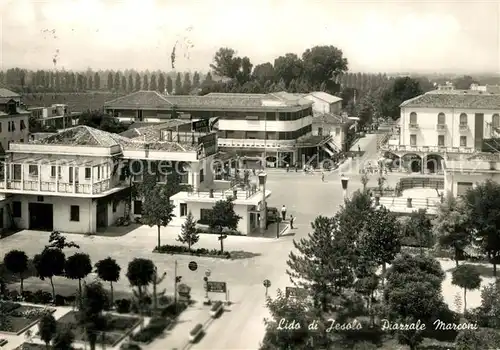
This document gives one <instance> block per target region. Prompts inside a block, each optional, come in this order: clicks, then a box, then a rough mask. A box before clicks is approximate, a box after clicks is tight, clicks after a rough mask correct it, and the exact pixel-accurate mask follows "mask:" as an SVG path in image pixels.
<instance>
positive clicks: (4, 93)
mask: <svg viewBox="0 0 500 350" xmlns="http://www.w3.org/2000/svg"><path fill="white" fill-rule="evenodd" d="M0 97H21V95H19V94H16V93H15V92H14V91H10V90H8V89H5V88H0Z"/></svg>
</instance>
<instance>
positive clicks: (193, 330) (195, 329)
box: [189, 323, 203, 336]
mask: <svg viewBox="0 0 500 350" xmlns="http://www.w3.org/2000/svg"><path fill="white" fill-rule="evenodd" d="M202 328H203V325H202V324H201V323H198V324H197V325H196V326H194V328H193V329H192V330H191V332H189V334H190V335H191V336H194V335H195V334H197V333H198V332H199V331H200V330H201V329H202Z"/></svg>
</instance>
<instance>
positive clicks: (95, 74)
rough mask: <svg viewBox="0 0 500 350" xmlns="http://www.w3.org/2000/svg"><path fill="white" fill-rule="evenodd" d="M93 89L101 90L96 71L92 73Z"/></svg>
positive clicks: (99, 79)
mask: <svg viewBox="0 0 500 350" xmlns="http://www.w3.org/2000/svg"><path fill="white" fill-rule="evenodd" d="M94 89H96V90H101V77H100V76H99V73H97V72H95V73H94Z"/></svg>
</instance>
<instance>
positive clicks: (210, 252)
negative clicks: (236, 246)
mask: <svg viewBox="0 0 500 350" xmlns="http://www.w3.org/2000/svg"><path fill="white" fill-rule="evenodd" d="M153 252H154V253H162V254H165V253H166V254H189V255H196V256H216V257H220V258H224V259H229V258H230V257H231V253H229V252H222V253H221V251H220V250H218V249H206V248H198V249H191V251H190V250H189V249H188V248H187V247H184V246H180V245H162V246H160V249H158V248H155V249H154V250H153Z"/></svg>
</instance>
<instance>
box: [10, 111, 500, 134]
mask: <svg viewBox="0 0 500 350" xmlns="http://www.w3.org/2000/svg"><path fill="white" fill-rule="evenodd" d="M491 124H492V125H493V127H494V128H498V127H500V115H498V114H493V116H492V117H491ZM0 131H2V128H1V127H0Z"/></svg>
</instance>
